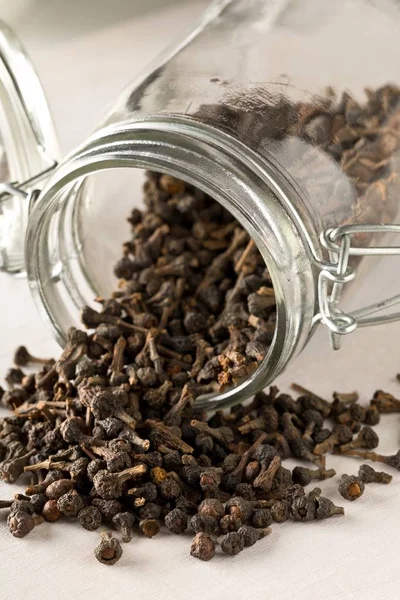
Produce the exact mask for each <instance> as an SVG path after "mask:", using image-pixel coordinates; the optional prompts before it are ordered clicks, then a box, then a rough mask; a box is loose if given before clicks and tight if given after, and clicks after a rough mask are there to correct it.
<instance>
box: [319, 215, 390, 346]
mask: <svg viewBox="0 0 400 600" xmlns="http://www.w3.org/2000/svg"><path fill="white" fill-rule="evenodd" d="M360 233H373V234H374V233H399V234H400V225H342V226H340V227H329V228H327V229H325V231H323V232H322V234H321V236H320V239H321V243H322V245H323V246H324V248H326V249H327V250H328V251H329V254H330V259H331V261H332V263H324V264H323V268H322V269H321V272H320V274H319V277H318V303H319V311H320V312H319V313H318V314H317V315H316V316H315V322H321V323H323V324H324V325H326V326H327V327H328V329H329V330H330V337H331V344H332V347H333V349H334V350H339V348H340V347H341V344H342V339H343V336H344V335H347V334H349V333H352V332H353V331H354V330H355V329H356V328H357V327H366V326H368V325H380V324H382V323H389V322H392V321H397V320H399V319H400V312H397V313H395V312H394V313H390V314H388V315H379V316H376V317H371V316H369V315H372V314H375V313H378V312H382V311H384V310H386V309H388V308H390V307H392V306H395V305H396V304H399V303H400V294H398V295H396V296H392V297H391V298H387V299H385V300H382V301H381V302H376V303H374V304H370V305H369V306H365V307H364V308H360V309H358V310H356V311H353V312H351V313H349V314H346V313H344V312H343V311H342V310H341V309H340V308H339V307H338V304H339V301H340V298H341V295H342V291H343V286H344V285H345V284H346V283H348V282H350V281H352V280H353V279H354V278H355V276H356V271H355V269H353V268H352V267H350V266H349V265H348V262H349V257H350V256H380V255H382V256H393V255H398V254H400V246H381V247H379V246H370V247H364V248H363V247H361V248H360V247H356V248H355V247H351V236H352V235H355V234H360ZM339 239H340V244H339V243H338V240H339Z"/></svg>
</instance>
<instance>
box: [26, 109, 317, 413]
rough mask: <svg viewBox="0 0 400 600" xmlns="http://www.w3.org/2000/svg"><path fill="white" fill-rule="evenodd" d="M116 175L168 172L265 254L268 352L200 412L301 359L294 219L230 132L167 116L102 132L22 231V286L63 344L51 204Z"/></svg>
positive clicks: (311, 279)
mask: <svg viewBox="0 0 400 600" xmlns="http://www.w3.org/2000/svg"><path fill="white" fill-rule="evenodd" d="M118 167H136V168H146V169H150V170H155V171H162V172H166V173H169V174H171V175H174V176H177V177H180V178H182V179H184V180H186V181H188V183H191V184H193V185H195V186H196V187H198V188H200V189H202V190H203V191H205V192H206V193H207V194H209V195H210V196H212V197H213V198H214V199H215V200H217V201H219V202H220V203H221V204H222V205H224V206H225V207H226V208H227V209H228V210H230V212H231V213H232V214H233V215H234V216H235V217H236V218H237V219H238V220H239V222H240V223H241V224H242V225H243V226H244V227H245V229H247V231H248V232H249V234H250V235H251V236H252V237H253V239H254V241H255V242H256V245H257V246H258V248H259V250H260V252H261V254H262V255H263V257H264V260H265V262H266V264H267V267H268V269H269V271H270V275H271V278H272V282H273V286H274V290H275V295H276V303H277V324H276V329H275V334H274V338H273V341H272V343H271V346H270V348H269V351H268V354H267V356H266V357H265V359H264V360H263V361H262V363H261V364H260V366H259V367H258V369H257V370H256V371H255V372H254V373H253V374H252V375H251V376H250V377H249V378H248V379H246V380H245V381H244V382H243V383H240V384H238V385H237V386H235V387H234V388H231V389H229V390H227V391H224V392H222V393H219V394H213V395H212V396H207V397H206V396H203V397H200V398H199V399H198V406H199V408H205V409H214V408H216V407H218V408H223V407H227V406H232V405H234V404H237V403H239V402H242V401H243V400H244V399H246V398H247V397H249V396H251V395H253V394H254V393H256V392H257V391H259V390H260V389H263V388H264V387H266V385H268V384H269V383H270V382H271V381H273V380H274V379H275V378H276V376H277V375H278V374H279V373H280V372H281V371H282V370H283V369H284V368H285V366H286V365H287V363H288V362H289V360H290V359H291V358H292V357H293V356H294V355H296V354H298V353H299V352H300V351H301V349H302V348H303V347H304V345H305V343H306V342H307V340H308V338H309V336H310V333H311V331H312V324H313V317H314V312H315V300H316V292H315V264H314V260H313V252H312V250H311V247H312V244H311V242H310V239H309V234H308V232H307V230H306V228H305V227H304V225H303V223H302V220H301V218H300V217H299V216H298V215H297V212H296V210H295V209H294V207H293V204H292V203H291V202H290V200H289V198H288V197H287V196H286V195H285V193H284V192H283V190H282V189H281V188H280V187H279V185H278V183H277V181H275V180H274V179H273V177H271V173H269V172H268V169H267V165H266V164H265V160H264V161H263V160H262V159H261V158H260V157H259V155H257V154H256V153H255V152H253V151H252V150H250V149H249V148H247V147H246V146H245V145H244V144H243V143H242V142H238V141H237V140H235V139H234V138H232V137H231V136H230V135H229V134H228V133H225V132H223V131H220V130H217V129H216V128H214V127H212V126H210V125H205V124H203V123H200V122H198V121H195V120H194V119H191V118H181V117H174V116H168V117H161V118H160V117H159V116H157V117H146V118H145V119H143V120H137V121H135V122H127V123H123V124H118V125H117V126H115V125H113V126H107V127H105V128H103V129H102V130H100V131H98V132H97V133H96V134H95V135H93V136H92V137H91V138H89V140H88V141H87V142H86V143H85V144H84V145H82V146H81V147H79V148H78V149H77V150H76V151H75V152H74V153H73V154H71V155H69V156H68V157H67V158H66V159H65V160H64V161H63V163H62V164H61V165H60V166H59V168H58V169H56V171H55V172H54V174H53V175H52V176H51V178H50V179H49V181H48V183H47V184H46V186H45V188H44V189H43V190H42V193H41V195H40V197H39V200H38V201H37V203H36V206H35V208H34V210H33V212H32V215H31V218H30V222H29V225H28V232H27V239H26V261H27V274H28V281H29V284H30V287H31V290H32V294H33V296H34V299H35V301H36V303H37V304H38V307H39V310H40V312H42V314H43V316H44V318H45V320H46V322H47V323H48V325H50V327H51V329H52V331H53V333H54V335H55V337H56V338H57V339H58V341H60V342H61V343H63V342H64V341H65V333H66V331H63V329H62V327H60V320H59V314H60V313H64V315H65V306H64V305H63V300H62V299H61V298H60V297H58V295H57V294H56V292H55V290H54V286H52V285H49V274H48V272H47V271H48V268H49V265H45V264H43V255H44V253H43V244H46V243H47V242H48V228H49V226H50V225H49V224H50V220H51V217H52V214H54V211H55V210H56V207H57V205H58V204H59V203H61V204H65V203H66V204H68V201H69V199H70V197H71V191H72V195H73V194H74V192H75V191H76V185H77V183H78V184H80V183H82V182H83V180H84V178H85V177H87V176H88V175H90V174H92V173H95V172H98V171H101V170H103V169H110V168H118ZM74 186H75V187H74ZM66 255H67V256H68V253H67V254H66ZM69 275H71V274H70V273H69ZM58 281H60V280H58ZM71 281H72V280H71V279H70V281H69V283H70V284H71ZM77 291H79V290H76V289H75V290H74V289H72V290H71V289H70V290H69V291H68V293H70V294H71V293H72V294H74V293H75V295H76V297H77V305H79V293H78V294H76V292H77Z"/></svg>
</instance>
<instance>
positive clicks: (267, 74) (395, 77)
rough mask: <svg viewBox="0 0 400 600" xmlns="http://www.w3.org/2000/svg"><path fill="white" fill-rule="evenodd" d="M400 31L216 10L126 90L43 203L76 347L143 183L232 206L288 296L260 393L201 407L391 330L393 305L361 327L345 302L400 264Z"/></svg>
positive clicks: (253, 9)
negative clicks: (309, 357)
mask: <svg viewBox="0 0 400 600" xmlns="http://www.w3.org/2000/svg"><path fill="white" fill-rule="evenodd" d="M399 25H400V6H399V4H398V2H397V1H395V0H382V1H380V2H377V1H376V2H375V1H373V0H372V1H371V0H349V1H347V2H341V3H331V4H328V5H327V4H326V3H321V2H320V1H319V0H303V1H302V2H299V1H297V0H222V1H221V0H220V1H217V2H214V3H213V4H212V5H211V6H210V8H209V9H208V10H207V11H206V13H205V14H204V15H203V17H202V18H201V20H200V21H199V22H198V23H197V25H196V26H195V27H194V28H193V29H192V30H191V31H190V32H189V33H188V34H187V35H186V36H185V37H184V38H183V39H182V41H181V42H180V43H177V44H176V45H174V46H173V47H172V48H171V49H169V50H168V51H167V52H166V53H165V54H164V55H163V56H161V57H160V58H159V59H158V60H157V61H156V62H155V63H154V64H152V65H151V66H150V67H149V68H148V69H147V70H146V71H145V72H144V73H143V74H142V75H141V76H140V77H139V78H138V79H137V80H135V81H134V82H133V83H132V84H130V85H129V86H128V87H127V88H126V90H125V91H124V92H123V93H122V95H121V96H120V97H119V99H118V100H117V102H116V104H115V107H114V109H113V110H112V112H111V113H110V114H109V115H108V117H107V119H106V120H105V122H104V123H103V124H102V125H101V127H100V128H99V129H98V130H97V131H96V132H95V133H94V134H93V135H92V136H91V137H90V138H89V139H88V140H86V141H85V142H84V144H83V145H82V146H80V147H79V148H78V149H77V150H75V151H74V152H73V153H72V154H70V155H69V156H68V157H67V158H66V159H64V160H63V161H62V162H61V163H60V164H59V165H58V166H57V168H56V169H55V170H54V171H53V172H52V173H51V175H50V177H49V179H48V180H47V182H46V183H45V185H44V187H43V189H42V190H41V192H40V194H39V196H38V198H36V201H35V202H34V206H33V210H31V211H30V214H29V221H28V227H27V235H26V244H25V264H26V270H27V274H28V279H29V284H30V287H31V289H32V292H33V296H34V298H35V300H36V302H37V304H38V306H39V310H40V311H41V313H42V315H43V316H44V319H45V320H46V321H47V322H48V324H49V325H50V327H51V328H52V330H53V332H54V335H55V336H56V338H57V339H58V340H59V341H60V343H63V342H64V340H65V335H66V332H67V330H68V328H69V327H70V326H71V325H79V312H80V309H81V308H82V306H84V305H86V304H92V303H93V298H94V296H95V295H97V294H107V293H109V292H110V291H111V289H112V287H113V281H112V278H111V273H112V270H111V265H112V264H113V263H114V262H115V260H116V258H117V257H118V255H119V252H118V248H119V247H120V243H121V242H122V241H123V238H124V234H125V232H124V231H123V229H122V227H123V226H121V223H123V222H124V219H125V218H126V216H127V214H128V213H129V211H130V210H131V209H132V197H133V194H132V187H133V186H134V185H136V184H137V182H138V181H139V179H138V178H139V177H140V175H139V174H140V171H138V169H149V170H151V171H155V172H161V173H167V174H170V175H172V176H175V177H178V178H181V179H183V180H184V181H186V182H188V183H189V184H191V185H194V186H195V187H196V188H199V189H200V190H202V191H203V192H205V193H207V194H208V195H210V196H211V197H212V198H214V199H215V200H217V201H218V202H220V203H221V204H222V205H223V206H224V207H225V208H227V209H228V210H229V211H230V212H231V213H232V214H233V216H234V217H235V218H236V219H237V220H238V221H239V223H240V224H241V225H242V226H243V227H244V228H245V229H246V230H247V231H248V233H249V234H250V236H251V237H252V239H253V240H254V241H255V243H256V245H257V247H258V249H259V251H260V253H261V255H262V256H263V258H264V260H265V262H266V265H267V267H268V270H269V272H270V275H271V279H272V282H273V286H274V291H275V298H276V312H277V322H276V331H275V336H274V339H273V341H272V344H271V346H270V348H269V352H268V355H267V356H266V357H265V359H264V360H263V362H262V363H261V364H260V366H259V368H258V369H257V370H256V371H255V372H254V373H253V374H252V375H251V376H250V377H249V378H248V379H247V380H246V381H244V382H242V383H240V384H239V385H237V386H236V387H234V388H233V389H229V390H224V391H223V392H221V393H220V394H218V395H216V396H213V397H211V398H207V397H204V398H200V399H198V402H199V404H200V405H202V406H204V407H207V408H208V407H209V408H213V407H216V406H218V407H223V406H228V405H231V404H235V403H237V402H240V401H242V400H244V399H245V398H247V397H249V396H250V395H252V394H254V393H255V392H256V391H258V390H260V389H262V388H263V387H265V386H266V385H267V384H268V383H270V382H271V381H273V380H274V379H275V378H276V376H277V375H278V374H279V373H280V372H281V371H282V370H283V369H284V368H285V367H286V366H287V365H288V364H289V363H290V361H291V360H292V359H293V358H294V357H295V356H296V355H297V354H298V353H299V352H300V351H301V350H302V349H303V348H304V346H305V344H306V343H307V341H308V340H309V339H310V336H311V334H312V332H313V331H314V330H315V327H316V325H317V324H318V323H321V322H322V323H323V324H325V325H326V326H327V327H328V328H329V329H330V331H331V335H332V341H333V345H334V347H336V348H338V347H339V345H340V339H341V336H342V335H343V334H346V333H350V332H351V331H353V330H354V329H355V327H356V326H357V325H358V324H362V325H364V324H373V323H374V322H375V319H374V318H368V317H367V315H369V313H370V312H376V310H375V309H376V307H373V309H372V310H371V309H370V310H361V311H358V313H357V314H356V316H355V314H353V315H346V314H344V313H343V312H342V311H341V310H340V309H339V307H338V303H339V300H340V294H341V291H342V287H343V286H344V285H345V284H346V283H347V282H348V281H351V279H352V278H353V277H354V273H355V272H354V269H353V268H352V266H351V265H349V256H351V255H355V256H357V254H358V255H359V256H361V255H363V254H368V253H370V254H374V253H375V254H379V253H391V254H395V253H398V252H399V249H398V248H396V247H384V248H377V247H375V246H372V243H375V241H374V240H375V238H374V237H373V236H372V235H371V232H375V231H378V232H379V231H392V232H399V226H395V225H390V226H388V224H392V223H393V222H394V220H395V219H396V216H397V213H398V198H399V197H400V195H399V194H400V184H399V175H400V87H399V86H400V81H399V77H400V54H399V52H398V31H399ZM133 51H134V49H133ZM127 60H128V57H127ZM33 174H34V173H32V175H33ZM138 196H139V195H138ZM370 225H372V226H375V225H379V227H371V228H370V227H368V226H370ZM383 225H385V227H383ZM357 226H358V227H357ZM321 236H322V238H321ZM364 275H368V271H365V273H364ZM114 287H115V284H114ZM397 301H398V299H397ZM392 304H394V302H392ZM398 317H399V315H398V314H395V315H390V316H386V317H384V318H382V320H384V319H386V320H394V319H395V318H398Z"/></svg>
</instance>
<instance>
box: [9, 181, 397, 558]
mask: <svg viewBox="0 0 400 600" xmlns="http://www.w3.org/2000/svg"><path fill="white" fill-rule="evenodd" d="M145 204H146V209H145V210H144V211H143V212H140V211H139V210H136V209H135V210H134V211H132V213H131V215H130V217H129V221H130V223H131V225H132V239H131V240H130V241H129V242H127V243H126V244H124V247H123V257H122V259H121V260H120V261H119V262H118V263H117V265H116V267H115V273H116V275H117V277H118V278H119V284H118V289H117V291H116V292H115V293H114V294H113V295H112V297H111V298H109V299H107V300H105V299H103V298H98V299H97V302H98V304H99V307H100V308H99V310H95V309H93V308H91V307H85V308H84V309H83V311H82V322H83V324H84V326H85V327H86V331H85V330H82V331H81V330H77V329H75V328H72V329H71V330H70V331H69V333H68V340H67V343H66V346H65V348H64V350H63V352H62V354H61V356H60V357H59V359H58V360H56V361H54V360H52V359H41V358H37V357H34V356H32V355H31V354H30V353H29V352H28V350H27V349H26V348H25V347H23V346H21V347H20V348H18V349H17V351H16V353H15V356H14V363H15V367H14V368H12V369H10V371H9V372H8V373H7V375H6V378H5V380H6V383H7V386H8V389H7V390H1V393H0V396H1V400H0V402H1V405H2V406H3V407H5V408H8V409H9V410H10V411H12V414H10V415H9V416H5V417H4V418H2V419H1V420H0V461H1V462H0V475H1V477H2V479H3V480H4V481H6V482H9V483H14V482H16V481H18V480H19V478H20V477H21V476H22V475H23V474H24V473H25V474H30V476H31V482H30V484H29V485H28V486H27V488H26V489H25V493H24V494H17V495H16V497H15V498H14V499H12V500H4V501H0V509H2V510H6V511H8V521H7V522H8V527H9V530H10V532H11V533H12V534H13V535H14V536H16V537H24V536H26V535H27V534H29V533H30V532H31V531H32V530H33V529H34V528H35V527H36V526H39V525H41V523H43V521H47V522H49V523H52V522H55V521H57V520H59V519H61V518H62V519H67V520H76V521H77V522H78V523H79V524H80V525H81V526H82V528H84V529H86V530H87V531H96V530H98V529H99V528H101V527H102V526H107V527H109V528H111V529H114V530H115V532H116V536H117V537H112V534H111V533H110V532H107V533H104V532H103V535H102V538H101V540H100V541H99V542H98V545H97V547H96V549H95V556H96V558H97V559H98V560H99V561H100V562H102V563H103V564H106V565H113V564H115V563H116V562H117V561H118V560H119V559H120V557H121V555H122V546H121V543H120V541H119V538H120V539H121V541H122V542H123V543H127V542H129V541H130V540H131V538H132V536H133V535H136V533H141V534H142V535H144V536H146V537H148V538H152V537H154V536H156V535H157V534H158V532H159V531H160V528H161V527H162V526H164V527H165V528H166V529H168V530H169V531H170V532H171V533H172V534H183V533H185V532H190V533H192V535H193V536H194V537H193V541H192V544H191V548H190V553H191V555H192V556H193V557H196V558H199V559H201V560H209V559H211V558H212V557H213V556H214V555H215V553H216V552H222V553H224V554H226V555H230V556H232V555H236V554H238V553H239V552H241V551H242V550H243V549H244V548H245V547H248V546H252V545H253V544H255V543H256V542H257V541H258V540H260V539H261V538H264V537H265V536H267V535H268V534H269V533H270V526H271V525H272V524H273V523H274V524H278V523H282V522H284V521H286V520H288V519H292V520H294V521H301V522H306V521H311V520H314V519H326V518H329V517H332V516H334V515H342V514H343V513H344V510H343V508H342V507H337V506H335V505H334V504H333V503H332V502H331V501H330V500H329V499H328V498H325V497H323V496H322V495H321V490H320V489H319V488H315V489H313V490H311V491H309V492H308V491H306V490H305V487H306V486H307V485H309V484H310V483H311V482H312V481H319V480H324V479H326V478H328V477H333V476H334V475H335V471H334V470H333V469H331V468H328V467H327V465H326V455H327V454H329V453H340V454H342V455H346V456H358V457H360V458H362V459H365V460H373V461H380V462H382V463H384V464H386V465H388V466H389V467H391V468H395V469H397V470H400V452H399V453H397V454H396V455H394V456H382V455H380V454H378V453H377V452H375V451H374V450H375V449H376V448H377V446H378V443H379V439H378V436H377V435H376V433H375V432H374V430H373V429H372V427H373V426H374V425H376V424H377V423H378V422H379V419H380V415H381V413H390V412H398V411H400V401H399V400H397V399H396V398H394V397H393V396H391V395H390V394H386V393H384V392H382V391H378V392H376V394H375V395H374V398H373V399H372V401H371V403H370V406H369V407H363V406H361V405H360V404H359V403H358V396H357V394H355V393H351V394H339V393H335V394H334V398H333V401H332V402H328V401H326V400H324V399H322V398H320V397H318V396H317V395H315V394H313V393H312V392H310V391H308V390H305V389H303V388H301V387H300V386H294V388H295V391H297V392H299V393H300V397H298V398H297V399H294V398H293V397H292V396H290V395H288V394H283V393H280V392H279V390H278V389H277V388H276V387H271V388H270V390H269V392H260V393H258V394H257V395H256V396H255V397H254V399H253V400H252V401H251V402H250V404H248V405H246V406H243V405H242V406H236V407H234V408H232V409H231V410H230V411H229V412H223V411H217V412H216V413H215V414H213V415H208V414H206V413H204V412H202V411H199V409H198V408H197V407H196V404H195V400H196V398H198V397H199V396H201V395H203V394H206V393H213V392H214V393H215V392H216V391H219V390H221V389H224V388H226V387H229V386H231V385H235V384H237V383H238V382H240V381H241V380H242V379H243V378H246V377H248V375H249V374H250V373H252V372H253V371H254V369H256V368H257V367H258V366H259V365H260V363H261V361H262V360H263V358H264V357H265V356H266V353H267V351H268V347H269V345H270V344H271V341H272V337H273V335H274V329H275V320H276V307H275V298H274V292H273V288H272V283H271V280H270V277H269V273H268V270H267V268H266V266H265V264H264V262H263V260H262V258H261V256H260V255H259V253H258V251H257V248H256V247H255V246H254V243H253V242H252V240H250V239H249V237H248V235H247V233H246V232H245V231H244V230H243V228H242V227H241V226H240V225H239V224H238V222H237V221H236V220H235V219H234V218H233V217H232V216H231V215H230V214H229V213H228V212H227V211H226V210H225V209H224V208H222V207H221V206H220V205H219V204H217V203H216V202H215V201H213V200H212V199H211V198H209V197H208V196H207V195H205V194H204V193H202V192H200V191H199V190H197V189H195V188H193V187H191V186H189V185H187V184H185V183H184V182H182V181H180V180H177V179H174V178H172V177H170V176H168V175H160V174H156V173H149V174H148V177H147V181H146V184H145ZM30 364H35V365H39V366H38V367H37V370H36V372H25V371H24V370H23V369H24V368H25V367H26V366H29V365H30ZM289 457H294V458H296V459H298V460H299V461H301V464H300V465H299V466H297V467H296V468H294V469H293V470H290V469H288V468H286V467H285V466H284V461H285V460H286V459H288V458H289ZM390 479H391V476H390V475H389V474H386V473H381V472H376V471H375V470H374V469H372V467H368V466H367V465H364V466H363V467H362V468H361V469H360V472H359V473H358V475H357V476H355V475H350V476H349V475H343V476H342V478H341V480H340V483H339V491H340V493H341V494H342V496H343V497H344V498H346V499H349V500H355V499H356V498H358V497H360V496H361V494H362V493H363V492H364V488H365V485H366V484H369V483H375V482H377V483H389V482H390ZM42 526H43V525H42Z"/></svg>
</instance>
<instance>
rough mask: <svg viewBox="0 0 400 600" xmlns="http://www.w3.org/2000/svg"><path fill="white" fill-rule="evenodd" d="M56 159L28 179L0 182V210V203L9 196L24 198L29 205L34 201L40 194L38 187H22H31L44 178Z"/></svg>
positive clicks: (52, 167) (54, 165)
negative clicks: (27, 189)
mask: <svg viewBox="0 0 400 600" xmlns="http://www.w3.org/2000/svg"><path fill="white" fill-rule="evenodd" d="M57 164H58V163H57V161H53V162H52V164H51V165H50V166H49V167H46V168H45V169H43V171H40V173H37V174H36V175H34V176H33V177H31V178H30V179H26V180H25V181H23V182H21V183H20V182H10V181H8V182H3V183H0V210H1V204H2V203H3V202H6V201H7V200H8V199H9V198H10V196H19V197H20V198H25V199H27V200H28V201H29V205H31V203H33V202H34V201H35V199H36V198H37V197H38V195H39V194H40V190H39V189H36V188H35V189H33V190H32V191H31V192H27V191H25V189H24V188H26V187H32V186H33V185H34V184H36V183H40V182H41V181H42V180H43V179H44V178H46V177H47V175H49V174H50V173H51V172H52V171H54V169H55V168H56V167H57Z"/></svg>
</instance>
